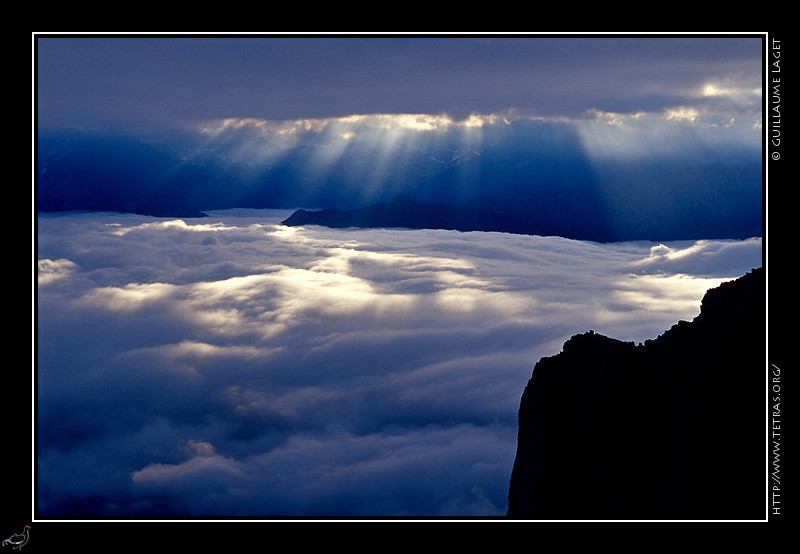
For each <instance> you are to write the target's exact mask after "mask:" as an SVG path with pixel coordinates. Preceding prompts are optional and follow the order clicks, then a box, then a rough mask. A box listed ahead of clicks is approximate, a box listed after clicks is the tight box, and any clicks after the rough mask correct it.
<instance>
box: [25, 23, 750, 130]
mask: <svg viewBox="0 0 800 554" xmlns="http://www.w3.org/2000/svg"><path fill="white" fill-rule="evenodd" d="M761 40H762V39H761V37H760V36H758V35H753V36H744V37H740V38H731V37H721V36H713V35H712V36H707V37H702V36H686V37H659V36H644V37H642V36H627V37H626V36H622V37H613V36H610V37H602V36H600V37H594V38H588V37H571V36H564V37H541V36H536V35H529V36H525V37H508V36H485V37H464V36H453V35H451V36H444V37H433V36H428V37H424V36H423V37H412V36H408V37H402V36H400V37H389V36H380V35H378V36H372V37H370V36H362V37H246V38H245V37H236V36H216V37H204V38H195V37H181V36H177V37H168V36H162V37H146V38H145V37H141V36H128V37H125V36H122V37H113V38H108V37H97V36H72V37H70V36H66V37H64V36H61V37H48V36H44V37H42V38H39V40H38V41H37V42H36V61H37V67H36V71H37V107H38V116H39V117H38V121H39V124H40V125H41V126H42V127H43V128H50V127H52V126H55V127H64V126H66V127H73V126H79V127H80V128H89V129H96V128H97V126H100V127H101V128H106V127H107V126H114V127H118V126H122V127H128V128H130V127H131V126H132V127H133V128H138V129H139V130H141V129H152V128H161V129H163V128H174V127H175V126H176V125H178V124H185V123H187V122H197V121H203V120H217V119H225V118H257V119H266V120H278V121H282V120H296V119H305V118H331V117H334V118H335V117H342V116H350V115H353V114H386V113H388V114H450V115H451V116H452V117H454V118H457V119H462V118H468V117H469V116H470V115H471V114H476V113H477V114H498V113H499V114H502V113H508V112H509V111H513V112H516V113H521V114H524V115H534V116H542V117H566V118H575V117H583V116H585V115H586V113H587V112H588V111H590V110H599V111H600V112H605V113H614V114H635V113H639V112H660V111H662V110H664V109H666V108H670V109H683V110H684V112H683V113H691V112H692V110H693V111H694V112H700V111H702V112H715V113H727V114H728V115H731V114H736V116H740V115H742V114H747V113H753V112H760V90H761V64H762V54H761ZM198 90H202V91H203V94H197V91H198Z"/></svg>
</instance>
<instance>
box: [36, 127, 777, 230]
mask: <svg viewBox="0 0 800 554" xmlns="http://www.w3.org/2000/svg"><path fill="white" fill-rule="evenodd" d="M317 140H318V142H305V143H299V144H296V145H293V146H292V147H290V148H288V147H284V148H279V147H278V146H276V145H274V144H271V143H270V142H269V141H268V140H267V139H266V138H264V137H263V136H251V137H249V139H248V140H245V139H244V138H243V137H241V136H239V135H237V136H236V137H235V138H231V139H230V140H227V141H222V140H219V141H218V142H217V143H216V144H214V145H210V144H205V143H201V142H199V141H198V140H197V138H196V137H194V138H193V139H191V140H189V139H186V138H185V137H180V138H172V137H170V138H163V137H162V138H161V139H160V140H159V141H152V142H149V143H145V142H142V141H141V140H137V139H134V138H131V137H116V136H95V135H76V134H71V135H64V134H60V135H56V134H46V135H45V134H43V135H42V136H39V137H37V183H36V184H37V190H36V202H37V210H39V211H42V212H52V211H64V210H93V211H120V212H133V213H140V214H146V215H154V216H159V217H202V216H203V215H204V212H205V211H208V210H219V209H227V208H236V207H243V208H280V209H296V208H302V209H301V210H298V211H297V213H295V214H294V215H293V216H292V217H291V218H289V219H288V220H287V221H286V224H287V225H308V224H318V225H327V226H332V227H348V226H357V227H410V228H445V229H459V230H464V231H467V230H487V231H505V232H512V233H526V234H540V235H559V236H565V237H569V238H578V239H587V240H598V241H613V240H632V239H649V240H669V239H679V238H745V237H751V236H760V235H761V234H762V172H761V164H760V163H759V162H758V161H754V162H753V163H738V164H734V163H730V161H724V160H723V161H724V163H723V161H717V162H714V163H702V164H700V163H692V164H691V165H687V163H678V162H677V161H676V160H674V159H668V157H664V158H663V159H658V160H657V161H650V162H648V163H641V164H634V163H629V162H624V163H622V162H621V163H603V164H600V163H598V162H590V160H589V159H588V158H587V156H586V155H585V154H584V153H582V151H581V147H580V141H579V140H578V138H577V137H576V136H575V135H574V134H573V133H570V132H568V131H567V130H565V129H564V128H562V127H558V126H541V125H540V126H536V127H535V128H534V127H530V128H527V127H525V126H520V128H515V131H514V133H512V134H511V135H509V136H506V135H503V136H491V135H487V136H484V137H483V140H482V141H481V143H480V144H464V143H463V142H459V141H458V140H455V139H454V138H453V139H444V138H443V139H441V140H439V141H436V142H429V143H424V142H420V143H418V144H417V143H411V144H408V145H406V146H405V147H404V148H389V147H386V148H376V146H375V144H372V143H367V142H366V141H365V142H357V141H355V144H352V145H348V146H347V148H346V149H343V150H342V151H341V152H338V153H331V148H332V147H331V145H330V144H327V143H324V142H323V141H322V140H321V139H319V137H317ZM729 157H730V158H731V159H739V160H741V159H753V158H752V156H746V155H744V154H741V153H736V152H732V153H729ZM698 159H704V158H703V157H702V156H699V155H698ZM695 162H696V160H695Z"/></svg>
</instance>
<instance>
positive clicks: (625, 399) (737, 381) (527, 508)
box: [508, 268, 766, 520]
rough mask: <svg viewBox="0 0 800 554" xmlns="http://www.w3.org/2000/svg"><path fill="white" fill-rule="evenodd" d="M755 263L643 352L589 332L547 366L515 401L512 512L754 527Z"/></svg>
mask: <svg viewBox="0 0 800 554" xmlns="http://www.w3.org/2000/svg"><path fill="white" fill-rule="evenodd" d="M765 306H766V304H765V279H764V274H763V268H758V269H755V270H752V271H751V272H750V273H748V274H747V275H745V276H743V277H741V278H739V279H737V280H735V281H730V282H726V283H723V284H722V285H720V286H719V287H718V288H715V289H711V290H709V291H708V292H707V293H706V295H705V296H704V298H703V301H702V306H701V311H700V314H699V315H698V316H697V317H696V318H695V319H694V320H692V321H691V322H686V321H681V322H679V323H678V324H676V325H674V326H673V327H672V328H671V329H669V330H668V331H666V332H665V333H664V334H662V335H661V336H659V337H658V338H656V339H653V340H649V341H646V342H645V343H643V344H638V345H636V344H634V343H630V342H622V341H619V340H615V339H612V338H608V337H605V336H602V335H600V334H596V333H594V332H591V331H590V332H588V333H585V334H581V335H576V336H574V337H572V338H570V339H569V340H568V341H567V342H566V343H565V344H564V346H563V350H562V352H560V353H559V354H557V355H555V356H552V357H545V358H542V359H541V360H540V361H539V362H538V363H537V364H536V365H535V367H534V370H533V374H532V377H531V379H530V381H529V382H528V384H527V386H526V388H525V391H524V393H523V395H522V400H521V403H520V409H519V434H518V446H517V454H516V459H515V462H514V467H513V471H512V476H511V482H510V488H509V508H508V515H509V516H521V517H526V518H531V519H569V520H576V519H579V520H584V519H600V520H607V519H614V520H618V519H625V520H630V519H658V520H665V519H702V520H729V519H762V518H763V517H764V516H765V513H766V512H765V510H766V490H765V478H766V473H765V471H766V465H765V452H766V450H765V448H766V446H765V440H766V439H765V437H766V435H765V433H766V423H765V414H766V412H765V409H766V408H765V400H766V397H765V396H764V395H765V394H766V393H765V390H764V388H763V387H764V383H765V381H764V379H765V373H764V371H765V354H766V341H765V336H764V335H765V325H766V309H765Z"/></svg>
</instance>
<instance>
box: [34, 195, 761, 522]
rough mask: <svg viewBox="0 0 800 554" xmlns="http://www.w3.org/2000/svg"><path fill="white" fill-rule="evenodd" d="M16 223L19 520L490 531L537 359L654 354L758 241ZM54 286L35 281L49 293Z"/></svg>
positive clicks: (236, 214) (269, 214)
mask: <svg viewBox="0 0 800 554" xmlns="http://www.w3.org/2000/svg"><path fill="white" fill-rule="evenodd" d="M286 215H287V213H286V212H281V211H271V210H264V211H260V210H230V211H222V212H212V213H211V214H210V217H208V218H201V219H185V220H172V221H170V220H159V219H156V218H151V217H145V216H134V215H130V214H107V213H98V214H61V215H48V216H40V218H39V221H38V237H37V238H38V256H39V277H40V278H39V283H38V303H37V308H38V313H37V326H38V333H37V337H38V344H37V364H38V366H37V372H38V379H37V383H38V390H37V411H38V418H37V421H38V424H39V429H38V431H39V433H38V439H39V444H38V448H37V455H38V460H37V462H38V463H37V470H38V475H37V486H38V488H37V504H38V509H39V512H40V514H41V515H42V516H64V517H72V516H74V515H76V514H79V515H81V516H85V515H91V516H103V515H112V516H127V517H137V516H158V517H161V516H166V517H183V516H205V517H211V518H213V517H215V516H224V515H239V516H258V517H263V518H269V517H273V516H290V517H298V518H305V517H314V516H339V517H348V516H418V517H422V516H449V517H462V516H470V515H480V516H492V515H502V514H503V513H505V509H506V503H507V492H508V483H509V477H510V472H511V467H512V464H513V459H514V455H515V451H516V431H517V426H516V425H517V410H518V408H519V401H520V396H521V393H522V390H523V388H524V386H525V384H526V382H527V380H528V378H529V377H530V374H531V369H532V367H533V365H534V364H535V363H536V361H537V360H538V359H539V358H541V357H542V356H546V355H552V354H555V353H557V352H558V351H559V350H560V349H561V346H562V345H563V343H564V341H565V340H566V339H567V338H569V337H570V336H571V335H573V334H575V333H582V332H585V331H587V330H588V329H593V330H595V331H596V332H599V333H603V334H606V335H609V336H612V337H615V338H619V339H622V340H632V341H637V342H640V341H643V340H646V339H649V338H654V337H655V336H657V335H658V334H660V333H662V332H663V331H664V330H666V329H668V328H669V327H670V326H671V325H673V324H674V323H676V322H677V321H678V320H680V319H691V318H693V317H694V316H696V315H697V313H698V310H699V306H700V299H701V298H702V295H703V293H704V292H705V290H706V289H707V288H709V287H713V286H716V285H717V284H719V283H720V282H722V281H725V280H729V279H732V278H736V277H738V276H740V275H742V274H744V273H746V272H747V271H749V270H750V269H751V268H752V267H756V266H759V265H761V240H760V239H752V240H748V241H686V242H680V243H669V244H654V243H646V242H635V243H614V244H597V243H590V242H582V241H574V240H567V239H562V238H558V237H537V236H521V235H510V234H504V233H459V232H455V231H411V230H396V229H371V230H359V229H346V230H334V229H326V228H318V227H305V228H303V227H297V228H288V227H283V226H281V225H278V224H277V222H278V221H281V220H282V218H284V217H286ZM56 276H57V277H58V278H54V277H56Z"/></svg>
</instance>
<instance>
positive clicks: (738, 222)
mask: <svg viewBox="0 0 800 554" xmlns="http://www.w3.org/2000/svg"><path fill="white" fill-rule="evenodd" d="M761 206H762V201H761V166H760V165H758V164H749V165H745V166H723V165H722V164H716V165H711V166H704V167H694V168H685V169H682V170H680V171H677V172H675V173H672V174H668V175H658V176H655V177H649V178H646V179H645V178H642V180H641V181H638V182H609V183H607V185H606V186H605V187H599V186H596V185H595V184H594V183H592V184H590V185H587V184H585V183H582V182H581V183H576V184H572V185H569V186H563V187H560V188H559V187H552V188H545V189H536V188H526V187H524V186H521V185H517V186H515V187H513V188H510V189H507V190H506V191H504V192H503V193H500V194H495V195H486V196H482V197H480V198H476V199H473V200H470V201H468V202H465V203H463V204H460V205H448V204H441V203H430V202H417V201H415V200H414V199H412V198H410V197H408V196H406V195H398V196H396V197H395V198H393V199H391V200H390V201H388V202H380V203H376V204H371V205H369V206H366V207H364V208H360V209H355V210H348V211H342V210H334V209H325V210H317V211H308V210H302V209H301V210H297V211H296V212H295V213H293V214H292V215H291V216H290V217H289V218H287V219H286V220H284V221H283V224H284V225H289V226H298V225H323V226H327V227H340V228H341V227H373V228H374V227H406V228H413V229H455V230H459V231H500V232H508V233H519V234H530V235H557V236H561V237H566V238H573V239H582V240H593V241H598V242H610V241H624V240H680V239H693V238H700V237H702V238H728V239H743V238H749V237H754V236H761V235H762V217H761Z"/></svg>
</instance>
